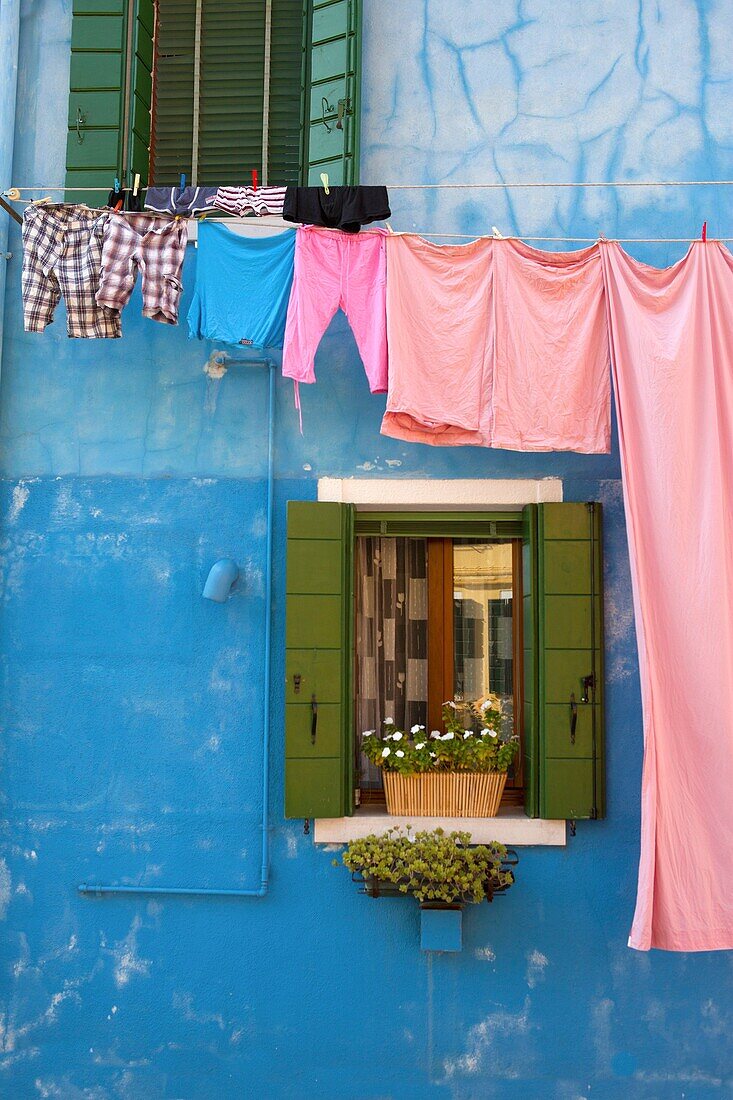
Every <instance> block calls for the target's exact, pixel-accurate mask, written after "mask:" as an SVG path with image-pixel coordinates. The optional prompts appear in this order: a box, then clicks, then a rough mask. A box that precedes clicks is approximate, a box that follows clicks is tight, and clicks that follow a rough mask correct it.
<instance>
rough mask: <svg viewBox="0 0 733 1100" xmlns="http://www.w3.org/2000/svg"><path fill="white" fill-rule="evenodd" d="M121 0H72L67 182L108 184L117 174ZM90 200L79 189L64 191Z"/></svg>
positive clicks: (121, 78) (122, 32)
mask: <svg viewBox="0 0 733 1100" xmlns="http://www.w3.org/2000/svg"><path fill="white" fill-rule="evenodd" d="M126 9H127V5H126V3H125V2H124V0H74V6H73V18H72V24H71V72H70V84H69V123H68V124H69V132H68V137H67V142H66V186H67V187H69V188H73V187H75V186H79V187H108V188H110V189H111V188H112V184H113V181H114V178H115V176H117V177H118V178H119V179H121V178H122V167H123V164H122V156H123V141H122V126H123V115H124V103H123V88H124V83H125V73H124V51H125V39H126V24H127V18H126ZM75 198H79V199H82V200H83V199H86V200H87V201H93V197H92V196H90V195H85V194H83V193H80V194H79V195H73V194H72V195H68V196H67V199H68V201H73V200H74V199H75Z"/></svg>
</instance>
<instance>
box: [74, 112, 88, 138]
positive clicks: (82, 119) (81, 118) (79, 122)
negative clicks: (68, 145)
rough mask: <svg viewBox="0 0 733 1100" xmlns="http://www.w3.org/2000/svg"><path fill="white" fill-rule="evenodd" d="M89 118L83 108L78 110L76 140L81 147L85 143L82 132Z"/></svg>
mask: <svg viewBox="0 0 733 1100" xmlns="http://www.w3.org/2000/svg"><path fill="white" fill-rule="evenodd" d="M86 120H87V116H86V115H85V114H84V112H83V111H82V109H81V107H77V108H76V140H77V141H78V142H79V144H80V145H83V143H84V134H82V132H81V128H82V126H83V125H84V124H85V123H86Z"/></svg>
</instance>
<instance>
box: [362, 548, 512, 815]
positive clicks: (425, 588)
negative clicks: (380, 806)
mask: <svg viewBox="0 0 733 1100" xmlns="http://www.w3.org/2000/svg"><path fill="white" fill-rule="evenodd" d="M355 571H356V577H355V580H356V606H355V616H356V619H355V635H354V637H355V644H354V681H355V683H354V703H355V727H354V729H355V734H354V743H355V753H356V757H355V774H356V782H357V786H358V788H359V793H360V800H361V802H367V801H374V800H375V799H377V800H381V798H382V797H383V794H382V791H383V787H382V772H381V769H379V768H377V767H375V766H374V765H373V764H371V763H370V762H369V761H368V760H367V759H366V757H365V756H364V755H363V754H362V753H361V731H362V730H365V729H380V728H381V727H382V723H383V721H384V719H385V717H390V718H393V720H394V722H395V724H396V726H397V727H398V728H399V729H410V727H411V726H413V725H414V724H416V723H418V724H422V725H425V726H427V728H428V729H429V730H433V729H436V728H437V729H439V728H442V722H441V711H442V705H443V702H444V700H446V699H453V700H455V701H456V702H480V701H482V700H483V699H484V698H486V696H487V695H489V694H490V693H494V694H497V695H499V696H500V698H501V699H502V701H503V704H504V713H505V722H506V727H507V732H508V733H513V732H514V730H515V729H516V731H517V734H518V735H519V737H520V741H521V699H522V672H521V659H522V643H521V616H520V614H519V608H521V605H522V598H521V573H522V567H521V540H520V539H512V540H503V541H499V540H480V541H479V540H476V539H475V538H471V539H461V538H456V539H453V538H430V539H416V538H399V537H397V538H395V537H392V538H390V537H387V538H383V537H379V536H372V535H366V536H357V539H356V555H355ZM520 791H521V762H520V763H518V765H517V766H516V767H514V768H513V769H512V771H511V772H510V776H509V781H508V784H507V790H506V792H505V801H516V800H517V796H518V795H519V793H520Z"/></svg>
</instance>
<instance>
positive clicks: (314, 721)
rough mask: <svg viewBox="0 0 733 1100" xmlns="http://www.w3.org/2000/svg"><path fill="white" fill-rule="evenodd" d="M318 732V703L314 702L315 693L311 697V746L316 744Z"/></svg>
mask: <svg viewBox="0 0 733 1100" xmlns="http://www.w3.org/2000/svg"><path fill="white" fill-rule="evenodd" d="M317 730H318V702H317V700H316V693H315V692H313V694H312V695H311V745H315V743H316V732H317Z"/></svg>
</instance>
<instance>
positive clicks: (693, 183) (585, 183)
mask: <svg viewBox="0 0 733 1100" xmlns="http://www.w3.org/2000/svg"><path fill="white" fill-rule="evenodd" d="M294 186H295V185H294ZM334 186H337V185H336V184H334ZM384 186H385V187H386V188H387V190H388V191H450V190H475V191H484V190H486V191H503V190H507V189H518V188H519V189H521V188H550V189H551V188H567V187H579V188H584V187H586V188H587V187H733V180H577V181H576V180H508V181H506V182H504V183H388V184H385V185H384ZM109 190H110V188H109V187H78V186H74V187H60V186H57V185H49V186H43V185H41V184H35V185H34V186H27V187H12V188H9V189H8V191H7V192H4V194H5V197H6V198H7V197H8V194H9V192H14V191H18V192H21V193H22V192H24V191H84V192H90V193H91V192H97V191H98V192H104V191H109ZM140 190H145V188H143V187H141V188H140Z"/></svg>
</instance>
